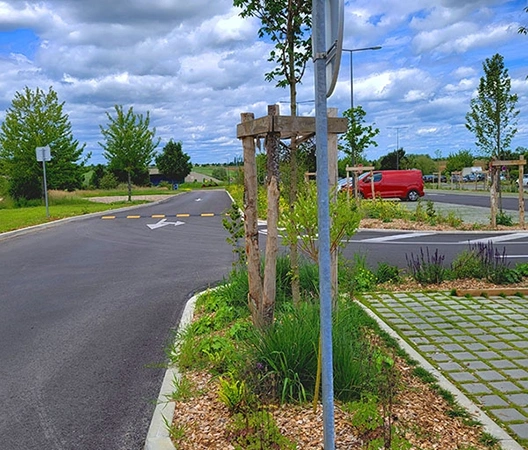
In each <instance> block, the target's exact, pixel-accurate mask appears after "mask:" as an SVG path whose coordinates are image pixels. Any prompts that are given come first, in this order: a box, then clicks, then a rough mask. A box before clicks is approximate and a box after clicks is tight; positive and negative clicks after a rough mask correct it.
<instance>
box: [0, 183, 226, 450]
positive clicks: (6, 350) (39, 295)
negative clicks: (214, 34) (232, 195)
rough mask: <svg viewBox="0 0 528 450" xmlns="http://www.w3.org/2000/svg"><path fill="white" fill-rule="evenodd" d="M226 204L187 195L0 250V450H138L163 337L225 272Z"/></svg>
mask: <svg viewBox="0 0 528 450" xmlns="http://www.w3.org/2000/svg"><path fill="white" fill-rule="evenodd" d="M229 204H230V199H229V197H228V195H227V194H226V193H225V192H223V191H207V192H203V191H202V192H191V193H187V194H183V195H179V196H176V197H173V198H171V199H170V200H168V201H164V202H163V203H161V204H156V205H149V206H146V207H141V208H137V210H136V211H127V212H126V213H119V214H116V218H115V219H105V220H103V219H101V218H100V217H92V218H84V219H82V220H76V221H71V222H67V223H62V224H60V225H56V226H53V227H50V228H46V229H41V230H39V231H35V232H31V233H27V234H24V235H21V236H18V237H12V238H9V239H6V240H2V241H0V342H1V346H0V399H1V405H2V407H1V409H0V448H2V449H6V450H33V449H35V450H37V449H38V450H43V449H45V450H59V449H60V450H66V449H68V450H69V449H76V450H84V449H86V450H100V449H103V450H113V449H123V450H125V449H126V450H132V449H141V448H142V447H143V444H144V441H145V436H146V433H147V429H148V426H149V423H150V420H151V417H152V412H153V410H154V402H155V399H156V398H157V395H158V391H159V388H160V385H161V381H162V377H163V374H164V368H163V367H161V364H162V363H163V362H164V354H163V349H164V347H165V345H166V343H167V342H168V341H169V339H171V337H172V331H171V330H173V329H175V327H176V326H177V324H178V322H179V319H180V316H181V313H182V310H183V307H184V305H185V303H186V301H187V300H188V299H189V297H190V296H191V295H192V294H193V292H195V291H196V290H201V289H203V288H205V287H207V286H208V285H209V284H210V283H212V282H213V283H214V282H216V281H219V280H221V279H222V278H223V277H224V276H225V275H226V274H227V273H228V272H229V269H230V266H231V261H232V257H231V248H230V246H229V245H228V244H227V243H226V242H225V238H226V236H227V234H226V232H225V230H224V229H223V227H222V225H221V217H220V216H219V214H221V213H222V212H223V211H225V210H226V209H227V207H228V206H229ZM201 213H211V214H214V215H213V216H207V217H204V216H200V214H201ZM158 214H159V215H161V214H166V215H169V217H166V218H164V219H163V218H159V217H158V218H152V217H151V216H152V215H158ZM176 214H190V216H189V217H185V218H176V217H174V215H176ZM127 215H129V216H132V215H136V216H139V218H136V219H131V218H128V219H127V218H125V217H126V216H127ZM178 222H183V223H179V224H177V225H175V224H176V223H178ZM160 223H161V224H162V225H160ZM147 225H157V226H154V227H149V226H147Z"/></svg>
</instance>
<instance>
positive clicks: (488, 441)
mask: <svg viewBox="0 0 528 450" xmlns="http://www.w3.org/2000/svg"><path fill="white" fill-rule="evenodd" d="M479 441H480V442H481V443H482V444H484V445H486V446H488V447H490V448H494V447H496V446H497V445H498V444H499V443H500V439H498V438H496V437H495V436H493V435H492V434H490V433H487V432H485V431H484V432H483V433H482V434H481V435H480V438H479Z"/></svg>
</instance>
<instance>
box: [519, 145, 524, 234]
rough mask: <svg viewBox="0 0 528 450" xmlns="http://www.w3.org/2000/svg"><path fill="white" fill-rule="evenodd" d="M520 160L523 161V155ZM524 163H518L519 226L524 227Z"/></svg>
mask: <svg viewBox="0 0 528 450" xmlns="http://www.w3.org/2000/svg"><path fill="white" fill-rule="evenodd" d="M520 160H521V161H523V162H524V155H521V157H520ZM523 181H524V164H519V226H520V227H521V228H524V184H523Z"/></svg>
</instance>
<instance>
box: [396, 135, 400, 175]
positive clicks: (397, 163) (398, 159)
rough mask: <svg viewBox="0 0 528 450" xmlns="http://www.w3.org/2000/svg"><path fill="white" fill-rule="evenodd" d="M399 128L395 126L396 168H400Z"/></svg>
mask: <svg viewBox="0 0 528 450" xmlns="http://www.w3.org/2000/svg"><path fill="white" fill-rule="evenodd" d="M399 151H400V129H399V128H396V170H399V169H400V153H399Z"/></svg>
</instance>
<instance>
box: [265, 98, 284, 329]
mask: <svg viewBox="0 0 528 450" xmlns="http://www.w3.org/2000/svg"><path fill="white" fill-rule="evenodd" d="M268 114H270V115H274V114H277V107H276V106H275V105H273V106H269V107H268ZM279 140H280V135H279V134H277V133H268V135H267V137H266V154H267V166H268V167H267V175H268V178H267V180H268V183H267V184H268V186H267V187H268V211H267V216H268V218H267V228H268V235H267V239H266V262H265V267H264V286H263V291H264V292H263V299H262V322H263V324H264V325H265V326H268V325H271V324H272V323H273V316H274V313H275V299H276V291H277V254H278V252H279V231H278V221H279V195H280V192H279Z"/></svg>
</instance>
